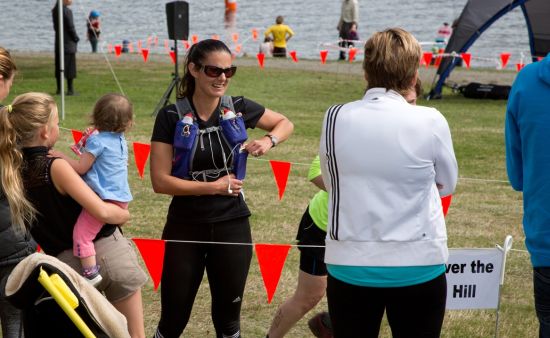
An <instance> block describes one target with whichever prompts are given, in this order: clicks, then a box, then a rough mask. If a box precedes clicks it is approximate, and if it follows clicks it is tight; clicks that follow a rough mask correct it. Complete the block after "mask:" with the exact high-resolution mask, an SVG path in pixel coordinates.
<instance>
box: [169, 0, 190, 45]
mask: <svg viewBox="0 0 550 338" xmlns="http://www.w3.org/2000/svg"><path fill="white" fill-rule="evenodd" d="M166 22H167V23H168V38H170V39H172V40H187V39H188V37H189V4H188V3H187V2H186V1H172V2H167V3H166Z"/></svg>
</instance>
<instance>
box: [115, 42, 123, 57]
mask: <svg viewBox="0 0 550 338" xmlns="http://www.w3.org/2000/svg"><path fill="white" fill-rule="evenodd" d="M120 53H122V46H121V45H115V55H116V57H119V56H120Z"/></svg>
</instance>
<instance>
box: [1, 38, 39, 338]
mask: <svg viewBox="0 0 550 338" xmlns="http://www.w3.org/2000/svg"><path fill="white" fill-rule="evenodd" d="M16 71H17V67H16V66H15V62H13V59H12V57H11V55H10V53H9V52H8V51H7V50H5V49H4V48H2V47H0V102H1V101H2V100H4V99H5V98H6V97H7V96H8V94H9V93H10V88H11V85H12V83H13V78H14V76H15V72H16ZM2 107H3V106H2V105H1V104H0V109H1V108H2ZM8 110H9V111H11V106H9V107H8ZM0 146H1V144H0ZM4 170H5V171H6V172H5V173H4ZM4 174H7V176H10V177H11V176H12V175H11V174H12V173H10V172H9V170H6V169H0V177H1V179H0V322H1V324H2V337H4V338H16V337H20V334H21V330H22V326H21V310H19V309H17V308H15V307H14V306H13V305H11V304H10V303H9V302H8V301H7V300H6V299H5V290H4V287H5V286H6V282H7V280H8V276H9V274H10V273H11V271H12V270H13V268H14V267H15V266H16V265H17V263H19V262H21V261H22V260H23V259H24V258H25V257H27V256H28V255H30V254H32V253H33V252H35V251H36V243H35V242H34V240H33V239H32V237H31V236H30V234H29V232H28V231H27V229H26V228H25V226H24V224H25V220H28V219H31V218H32V215H33V212H34V211H33V210H34V208H33V207H32V205H31V204H30V202H29V201H27V200H26V199H25V197H24V196H23V195H22V194H21V193H19V192H18V191H17V189H14V187H13V185H12V184H11V183H12V182H13V180H11V179H8V180H4V178H5V177H6V176H4ZM4 182H7V183H4ZM10 206H12V208H11V212H10Z"/></svg>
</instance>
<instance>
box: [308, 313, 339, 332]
mask: <svg viewBox="0 0 550 338" xmlns="http://www.w3.org/2000/svg"><path fill="white" fill-rule="evenodd" d="M307 326H308V327H309V330H310V331H311V333H313V335H314V336H315V337H318V338H332V337H333V334H332V324H331V323H330V316H329V314H328V312H319V313H318V314H316V315H315V316H313V317H312V318H311V319H310V320H309V321H308V322H307Z"/></svg>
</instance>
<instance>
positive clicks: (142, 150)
mask: <svg viewBox="0 0 550 338" xmlns="http://www.w3.org/2000/svg"><path fill="white" fill-rule="evenodd" d="M150 151H151V145H149V144H146V143H139V142H134V159H135V161H136V167H137V170H138V172H139V177H141V178H142V179H143V171H144V169H145V163H147V158H149V152H150Z"/></svg>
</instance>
